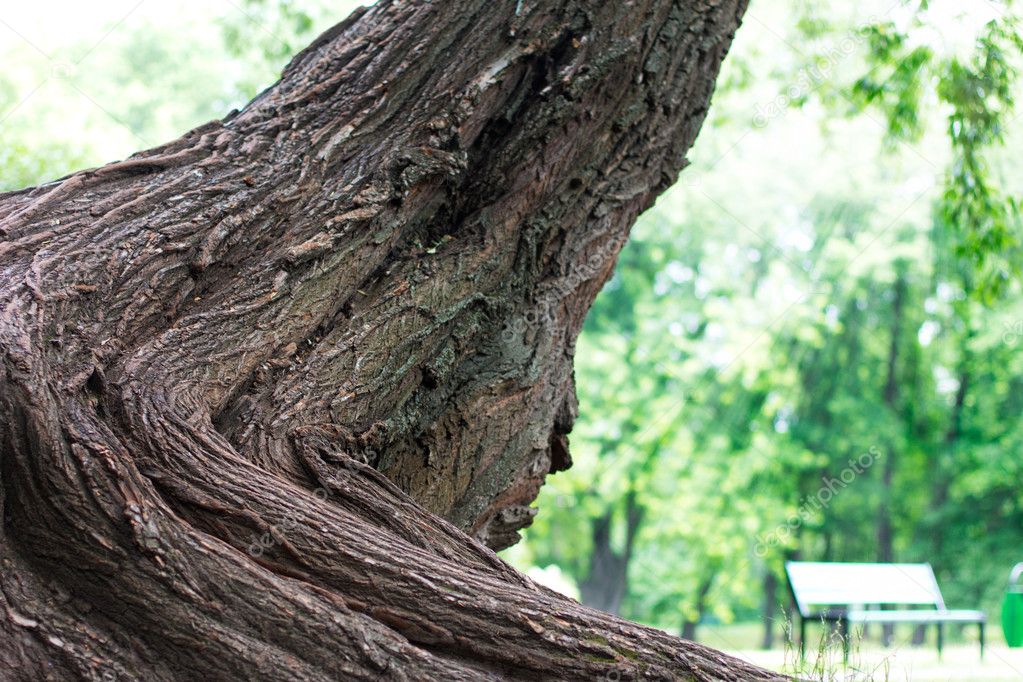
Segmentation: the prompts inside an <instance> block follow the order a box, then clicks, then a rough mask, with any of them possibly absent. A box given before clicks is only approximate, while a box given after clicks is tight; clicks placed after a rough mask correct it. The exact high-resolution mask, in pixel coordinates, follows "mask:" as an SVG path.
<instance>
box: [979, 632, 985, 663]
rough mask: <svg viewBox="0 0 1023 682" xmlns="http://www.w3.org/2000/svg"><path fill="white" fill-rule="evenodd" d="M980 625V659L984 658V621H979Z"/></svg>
mask: <svg viewBox="0 0 1023 682" xmlns="http://www.w3.org/2000/svg"><path fill="white" fill-rule="evenodd" d="M978 625H979V626H980V660H982V661H983V660H984V623H978Z"/></svg>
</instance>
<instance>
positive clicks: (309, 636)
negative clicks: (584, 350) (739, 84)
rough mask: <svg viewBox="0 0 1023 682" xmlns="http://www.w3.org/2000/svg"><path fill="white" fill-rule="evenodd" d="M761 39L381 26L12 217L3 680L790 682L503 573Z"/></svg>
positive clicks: (29, 195) (605, 12)
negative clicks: (714, 120)
mask: <svg viewBox="0 0 1023 682" xmlns="http://www.w3.org/2000/svg"><path fill="white" fill-rule="evenodd" d="M744 5H745V0H688V1H685V2H680V1H674V2H673V1H671V0H635V1H632V2H613V3H612V2H608V3H586V2H581V1H579V0H562V1H561V2H554V1H550V2H536V1H529V0H523V1H521V2H518V3H516V2H513V1H511V0H508V1H502V2H494V1H493V0H485V1H484V0H445V1H443V2H432V3H431V2H397V1H392V2H381V3H380V4H379V5H377V6H375V7H374V8H372V9H369V10H363V11H360V12H358V13H356V14H355V15H354V16H353V17H352V18H350V19H349V20H347V21H346V22H344V23H343V24H341V25H339V26H337V27H336V28H334V29H332V30H331V31H329V32H328V33H326V34H325V35H324V36H322V37H321V38H320V39H318V40H317V41H316V42H315V43H314V44H313V45H311V46H310V47H309V48H308V49H307V50H305V51H304V52H302V53H301V54H299V55H298V56H297V57H296V58H295V59H294V60H293V62H292V63H291V64H290V65H289V66H288V68H287V69H286V70H285V73H284V75H283V77H282V80H281V81H280V82H279V83H278V84H276V85H275V86H273V87H272V88H270V89H269V90H267V91H266V92H265V93H263V94H262V95H260V96H259V97H258V98H257V99H256V100H254V101H253V102H252V103H251V104H249V105H248V106H247V107H246V108H245V109H244V110H243V111H241V112H234V113H232V114H231V115H229V116H228V117H227V118H225V119H224V120H222V121H215V122H212V123H209V124H207V125H205V126H202V127H200V128H198V129H196V130H194V131H192V132H191V133H188V134H187V135H185V136H184V137H182V138H181V139H179V140H176V141H174V142H171V143H169V144H167V145H164V146H162V147H159V148H156V149H152V150H149V151H146V152H142V153H139V154H137V155H135V156H133V157H131V158H130V159H128V160H126V161H123V162H120V163H115V164H111V165H108V166H105V167H103V168H99V169H96V170H90V171H84V172H81V173H77V174H75V175H72V176H70V177H68V178H65V179H63V180H60V181H57V182H53V183H50V184H48V185H44V186H41V187H37V188H33V189H28V190H24V191H20V192H14V193H9V194H6V195H0V294H2V295H0V353H2V354H0V509H2V514H3V524H2V527H0V568H2V576H0V678H2V679H4V680H43V679H54V680H65V679H87V680H89V679H92V680H101V679H102V680H111V679H117V680H122V679H123V680H131V679H145V680H170V679H176V680H188V679H203V680H220V679H260V680H338V679H346V680H347V679H381V678H394V679H417V680H418V679H442V680H459V679H480V678H487V677H496V678H508V679H516V678H518V679H573V678H588V679H595V678H601V677H603V678H606V679H636V678H651V679H675V678H696V679H771V678H772V676H771V675H770V674H769V673H765V672H762V671H758V670H755V669H753V668H751V667H748V666H746V665H744V664H742V663H741V662H738V661H735V660H733V659H730V658H728V657H726V656H724V655H721V654H718V653H717V652H714V651H711V650H709V649H705V648H702V647H699V646H697V645H695V644H691V643H683V642H681V641H679V640H677V639H675V638H673V637H671V636H669V635H667V634H665V633H662V632H659V631H655V630H651V629H647V628H643V627H640V626H636V625H633V624H630V623H627V622H624V621H621V620H618V619H616V618H614V617H611V616H607V615H606V614H602V613H600V612H597V611H593V610H590V609H587V608H585V607H582V606H580V605H579V604H577V603H575V602H573V601H571V600H568V599H565V598H563V597H560V596H558V595H556V594H554V593H552V592H550V591H548V590H546V589H543V588H541V587H539V586H537V585H535V584H534V583H532V582H531V581H529V580H528V579H526V578H525V577H523V576H522V575H520V574H518V573H516V572H515V571H514V570H512V569H511V568H509V567H508V566H507V565H505V564H504V563H503V562H502V561H501V560H500V559H498V558H497V557H496V556H495V555H494V554H493V552H492V551H491V549H489V548H488V547H487V545H489V547H492V548H500V547H504V546H507V545H509V544H511V543H512V542H514V541H515V540H516V539H517V533H516V530H517V529H519V528H521V527H523V526H524V525H527V524H528V523H529V521H530V518H531V514H532V513H533V512H532V511H531V510H530V509H529V503H530V502H531V500H532V499H533V498H534V496H535V495H536V493H537V490H538V488H539V486H540V485H541V484H542V482H543V480H544V477H545V475H546V474H547V473H549V472H552V471H557V470H560V469H563V468H565V467H567V466H568V465H569V463H570V462H569V456H568V450H567V440H566V434H567V432H568V431H569V429H570V427H571V424H572V420H573V418H574V416H575V412H576V408H575V400H574V388H573V385H572V364H571V363H572V353H573V342H574V339H575V337H576V334H577V333H578V331H579V327H580V324H581V322H582V319H583V316H584V314H585V311H586V309H587V307H588V306H589V304H590V302H591V301H592V299H593V297H594V296H595V295H596V293H597V291H598V290H599V288H600V286H601V284H602V283H603V282H604V281H605V280H606V278H607V277H608V276H609V274H610V272H611V270H612V267H613V264H614V261H615V258H616V255H617V253H618V251H619V249H620V248H621V246H622V243H623V241H624V239H625V238H626V235H627V233H628V229H629V226H630V225H631V224H632V222H633V221H634V219H635V218H636V216H637V215H638V214H639V213H640V212H641V211H642V210H643V209H645V208H646V207H648V206H649V205H650V204H651V202H652V201H653V199H654V197H655V196H656V195H657V193H658V192H660V191H661V190H663V189H664V188H665V187H667V186H668V185H669V184H670V183H671V182H672V181H673V179H674V178H675V176H676V173H677V171H678V170H679V169H680V168H681V167H682V165H683V163H684V153H685V151H686V150H687V149H688V147H689V146H690V145H691V143H692V142H693V139H694V137H695V135H696V133H697V130H698V129H699V126H700V124H701V122H702V120H703V117H704V113H705V111H706V108H707V103H708V101H709V97H710V93H711V90H712V87H713V83H714V79H715V76H716V74H717V71H718V67H719V64H720V62H721V59H722V58H723V57H724V54H725V52H726V50H727V47H728V45H729V42H730V39H731V36H732V34H733V32H734V31H735V29H736V27H737V24H738V22H739V18H740V16H741V14H742V12H743V10H744ZM467 534H468V535H467Z"/></svg>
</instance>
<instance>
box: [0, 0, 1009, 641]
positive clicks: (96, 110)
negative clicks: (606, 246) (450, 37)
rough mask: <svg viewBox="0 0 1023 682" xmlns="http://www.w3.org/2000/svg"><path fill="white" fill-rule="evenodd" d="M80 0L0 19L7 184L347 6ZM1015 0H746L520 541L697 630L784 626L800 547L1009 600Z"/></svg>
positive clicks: (172, 113)
mask: <svg viewBox="0 0 1023 682" xmlns="http://www.w3.org/2000/svg"><path fill="white" fill-rule="evenodd" d="M65 4H66V11H65V12H63V13H58V14H59V16H46V17H41V16H39V13H38V12H33V11H32V10H31V9H25V8H22V9H19V10H11V12H13V13H14V14H13V15H12V16H5V17H3V19H4V25H3V26H0V40H2V42H0V53H2V54H3V56H4V59H5V63H7V64H14V65H15V67H14V68H9V69H5V70H4V72H3V73H2V74H0V189H14V188H18V187H22V186H26V185H31V184H36V183H40V182H45V181H47V180H51V179H54V178H56V177H59V176H62V175H64V174H66V173H68V172H70V171H72V170H74V169H77V168H81V167H84V166H89V165H98V164H100V163H103V162H106V161H110V160H114V159H117V158H121V157H124V156H127V155H128V154H130V153H131V152H132V151H134V150H136V149H139V148H144V147H148V146H151V145H153V144H155V143H158V142H160V141H162V140H164V139H170V138H172V137H175V136H177V135H179V134H180V133H181V132H183V131H184V130H186V129H188V128H189V127H192V126H195V125H198V124H200V123H202V122H204V121H206V120H209V119H210V118H215V117H218V116H222V115H223V114H224V113H226V112H227V111H228V110H230V109H231V108H233V107H238V106H241V105H242V104H243V103H244V102H245V101H246V100H247V99H248V98H250V97H251V96H253V95H254V94H256V93H257V92H258V91H259V90H260V89H262V88H263V87H265V86H266V85H268V84H269V83H270V82H271V81H272V80H273V77H274V74H276V73H278V72H279V70H280V68H281V66H282V65H283V64H284V63H285V62H286V61H287V59H288V57H289V56H290V55H291V54H293V53H294V52H295V51H296V50H297V49H298V48H299V47H301V46H302V45H304V44H305V43H307V42H308V41H309V40H311V39H312V37H314V36H315V35H316V34H317V33H318V32H320V31H322V30H324V29H326V28H327V27H328V26H329V25H331V24H332V23H334V22H335V21H336V20H337V19H338V18H339V17H341V16H343V15H344V14H346V13H347V12H348V11H349V10H350V9H352V8H353V7H354V6H356V4H357V3H355V2H344V3H336V2H335V3H327V2H326V0H226V1H225V2H224V3H213V4H210V5H208V6H199V5H195V4H192V3H189V4H187V5H178V4H175V5H174V7H166V6H162V5H161V6H157V5H156V4H155V3H153V4H143V3H135V2H120V1H119V0H111V1H110V2H108V3H100V5H101V6H102V11H100V10H99V9H97V8H96V7H92V6H90V7H87V8H86V7H81V6H78V5H76V4H74V3H65ZM1018 11H1019V9H1018V7H1015V6H1014V5H1012V4H1009V3H1005V2H997V1H995V0H992V1H991V2H983V3H971V4H970V5H969V7H966V6H962V5H960V4H958V3H952V2H941V3H938V2H930V3H928V2H898V3H895V4H891V3H888V2H883V3H882V2H866V3H855V4H852V5H850V4H846V3H841V4H840V3H827V2H822V1H818V0H801V1H800V2H797V3H790V2H782V1H781V0H758V1H757V2H754V3H753V7H752V9H751V10H750V13H749V14H748V15H747V19H746V23H745V26H744V28H743V29H742V31H740V33H739V36H738V39H737V41H736V43H735V46H734V48H733V50H732V53H731V54H730V56H729V58H728V61H727V62H726V68H725V72H724V73H723V76H722V79H721V81H720V83H719V89H718V93H717V95H716V98H715V101H714V105H713V108H712V110H711V113H710V117H709V119H708V123H707V125H706V126H705V127H704V131H703V133H702V134H701V136H700V139H699V141H698V142H697V145H696V147H695V148H694V150H693V153H692V155H691V160H692V167H691V168H689V169H688V170H687V171H685V172H684V173H683V174H682V177H681V179H680V181H679V183H678V184H677V185H676V186H675V187H674V188H673V189H672V190H671V191H670V192H669V193H667V194H666V195H665V196H663V197H662V199H661V200H660V201H659V202H658V204H657V206H656V207H655V208H653V209H652V210H651V211H649V212H648V213H647V214H646V215H644V216H643V218H642V219H641V220H640V222H639V224H637V226H636V228H635V230H634V234H633V239H632V241H631V242H630V243H629V244H628V246H627V247H626V248H625V250H624V251H623V253H622V256H621V259H620V262H619V265H618V269H617V272H616V274H615V276H614V277H613V279H612V280H611V281H610V282H609V283H608V285H607V287H606V288H605V290H604V292H603V293H602V294H601V296H600V297H599V298H598V300H597V303H596V304H595V306H594V308H593V310H592V312H591V314H590V316H589V317H588V319H587V321H586V326H585V329H584V332H583V334H582V336H581V337H580V340H579V343H578V348H577V355H576V366H577V374H576V378H577V385H578V391H579V399H580V417H579V421H578V423H577V426H576V429H575V432H574V433H573V435H572V452H573V458H574V460H575V465H574V467H573V468H572V469H571V470H570V471H568V472H567V473H562V474H558V475H557V476H554V477H552V478H551V479H550V480H549V481H548V484H547V485H546V486H545V488H544V490H543V491H542V492H541V496H540V499H539V502H538V506H539V508H540V512H539V514H538V516H537V517H536V521H535V523H534V525H533V527H532V528H531V529H530V530H529V531H528V532H527V533H526V537H525V540H524V541H523V542H522V543H520V544H519V545H517V546H515V547H513V548H511V549H510V550H508V551H507V552H506V553H505V556H506V558H507V559H508V560H510V561H511V562H513V563H514V564H516V565H517V566H519V567H520V568H522V569H523V570H526V571H528V572H529V573H530V574H531V575H533V576H534V577H536V578H537V579H538V580H541V581H542V582H545V583H547V584H549V585H552V586H554V587H555V588H557V589H560V590H563V591H566V592H568V593H570V594H573V595H575V596H578V597H580V598H581V599H582V600H583V601H585V602H587V603H590V604H592V605H595V606H598V607H600V608H603V609H607V610H609V611H612V612H616V613H621V614H622V615H624V616H626V617H628V618H632V619H635V620H639V621H641V622H645V623H649V624H653V625H657V626H660V627H664V628H667V629H670V630H673V631H676V632H681V633H682V634H684V635H685V636H687V637H700V636H703V633H702V632H701V629H700V628H699V625H700V624H709V623H722V622H726V623H727V622H750V623H754V622H755V623H760V624H762V625H761V626H760V627H762V631H761V633H760V635H759V636H758V640H760V642H761V643H762V644H764V645H766V646H771V645H772V644H776V643H777V642H778V638H779V636H780V634H781V627H780V625H779V623H782V622H784V620H785V610H786V609H788V608H789V603H788V601H789V600H788V595H787V590H786V589H785V588H784V584H785V583H784V574H783V571H782V564H783V562H784V561H785V560H786V559H789V558H802V559H816V560H835V561H843V560H844V561H929V562H931V563H932V564H933V565H934V567H935V570H936V572H937V575H938V579H939V582H940V583H941V585H942V587H943V590H944V592H945V595H946V599H947V600H948V601H949V602H950V603H951V604H955V605H959V606H964V607H972V606H976V605H980V606H982V607H983V608H985V609H987V610H988V611H989V613H990V614H991V615H992V616H993V617H994V616H996V609H997V604H998V600H999V598H1000V594H1001V591H1002V589H1003V588H1004V580H1005V576H1006V574H1007V572H1008V570H1009V568H1010V567H1011V566H1012V564H1014V563H1015V562H1017V561H1021V560H1023V551H1021V550H1020V547H1021V546H1023V489H1021V486H1020V481H1023V471H1021V469H1023V465H1021V458H1020V452H1023V420H1021V418H1020V415H1021V413H1023V353H1020V352H1019V351H1020V346H1021V345H1023V299H1021V297H1020V272H1021V244H1020V239H1021V235H1023V229H1021V224H1020V203H1019V202H1020V192H1021V188H1023V162H1021V161H1020V160H1019V157H1018V155H1016V154H1012V153H1011V150H1013V149H1018V148H1019V143H1020V142H1021V141H1023V121H1021V120H1020V117H1019V112H1017V111H1016V109H1015V102H1014V94H1015V93H1017V92H1018V91H1019V82H1018V80H1017V76H1018V73H1019V68H1020V61H1021V60H1020V49H1021V47H1023V45H1021V41H1020V38H1019V34H1018V33H1017V29H1018V16H1017V13H1018ZM89 26H92V27H93V30H86V29H87V27H89ZM80 36H91V37H90V38H89V39H84V38H81V37H80ZM96 36H101V37H100V38H98V42H97V37H96ZM864 462H866V463H868V464H867V465H866V466H862V463H864ZM855 463H859V464H855ZM854 464H855V466H854ZM849 470H852V476H851V478H850V477H848V476H846V475H845V474H846V472H847V471H849ZM846 478H849V480H848V481H846ZM836 480H838V481H839V483H837V484H836V483H834V481H836ZM825 491H827V492H825ZM723 632H724V631H723V630H721V629H714V630H709V629H708V631H707V633H706V636H707V637H727V635H725V634H722V633H723ZM885 634H890V633H885ZM710 642H711V643H712V644H714V645H715V646H719V647H725V648H733V649H734V648H744V647H746V646H747V645H748V643H747V642H738V643H737V642H733V641H730V640H728V639H717V640H714V639H711V640H710Z"/></svg>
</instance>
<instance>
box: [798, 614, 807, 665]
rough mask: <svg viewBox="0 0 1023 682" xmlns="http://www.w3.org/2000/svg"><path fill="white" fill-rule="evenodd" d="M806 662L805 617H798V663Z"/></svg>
mask: <svg viewBox="0 0 1023 682" xmlns="http://www.w3.org/2000/svg"><path fill="white" fill-rule="evenodd" d="M805 662H806V619H805V618H803V617H802V616H800V617H799V663H800V664H803V663H805Z"/></svg>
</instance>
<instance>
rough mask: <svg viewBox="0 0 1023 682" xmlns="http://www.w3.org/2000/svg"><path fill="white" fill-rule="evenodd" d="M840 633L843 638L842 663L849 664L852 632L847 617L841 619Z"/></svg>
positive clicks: (839, 624) (839, 623) (839, 622)
mask: <svg viewBox="0 0 1023 682" xmlns="http://www.w3.org/2000/svg"><path fill="white" fill-rule="evenodd" d="M838 634H839V636H840V637H841V638H842V663H843V664H844V665H849V640H850V639H852V632H851V630H850V628H849V621H848V620H847V619H845V618H841V619H839V621H838Z"/></svg>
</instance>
